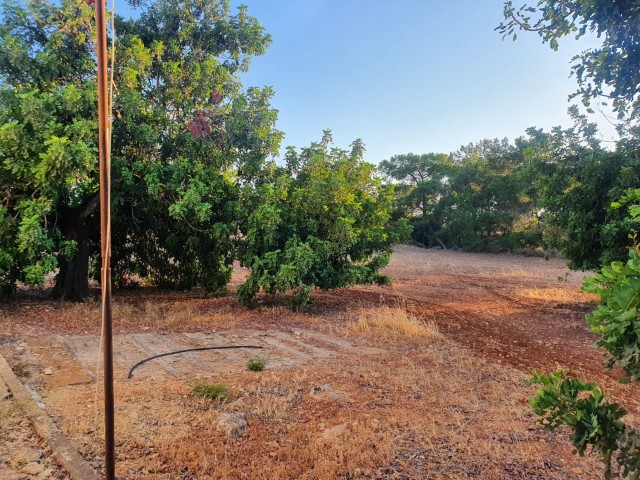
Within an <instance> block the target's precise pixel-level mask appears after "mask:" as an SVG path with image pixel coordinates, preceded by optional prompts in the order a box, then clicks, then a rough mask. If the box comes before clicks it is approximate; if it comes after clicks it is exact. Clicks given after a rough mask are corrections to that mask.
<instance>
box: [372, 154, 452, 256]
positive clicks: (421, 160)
mask: <svg viewBox="0 0 640 480" xmlns="http://www.w3.org/2000/svg"><path fill="white" fill-rule="evenodd" d="M450 163H451V159H450V157H449V155H446V154H444V153H425V154H422V155H417V154H415V153H408V154H404V155H394V156H393V157H391V158H390V159H389V160H384V161H382V162H380V166H379V168H380V171H381V172H382V173H384V174H385V175H386V176H387V177H388V178H389V179H390V180H391V181H392V182H394V184H395V186H396V192H397V194H398V195H397V197H396V198H397V199H398V202H397V209H398V210H400V212H401V213H402V215H403V216H405V217H407V218H409V219H410V220H411V222H412V224H413V226H414V231H413V238H414V239H415V240H417V241H418V242H420V243H423V244H425V245H433V244H434V243H435V242H436V241H437V240H436V239H437V235H438V231H439V227H440V224H441V221H439V220H440V215H439V214H438V213H440V214H441V213H442V212H441V211H440V212H438V211H437V206H438V205H439V204H440V203H439V201H440V198H441V196H442V195H443V193H444V186H445V178H446V174H447V172H448V169H449V167H450ZM416 212H419V215H420V216H419V217H418V216H417V215H416Z"/></svg>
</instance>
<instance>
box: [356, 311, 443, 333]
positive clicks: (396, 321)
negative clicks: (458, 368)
mask: <svg viewBox="0 0 640 480" xmlns="http://www.w3.org/2000/svg"><path fill="white" fill-rule="evenodd" d="M344 331H345V333H347V334H350V335H363V336H366V337H372V338H388V337H397V336H400V335H402V336H417V337H434V336H438V329H437V327H436V325H435V323H433V322H422V321H420V320H418V319H417V318H416V317H415V316H414V315H412V314H411V313H408V312H407V310H406V309H404V308H400V307H387V306H384V307H381V308H376V309H364V308H363V309H360V310H359V311H358V314H357V319H356V320H355V321H351V322H349V323H347V324H346V325H345V327H344Z"/></svg>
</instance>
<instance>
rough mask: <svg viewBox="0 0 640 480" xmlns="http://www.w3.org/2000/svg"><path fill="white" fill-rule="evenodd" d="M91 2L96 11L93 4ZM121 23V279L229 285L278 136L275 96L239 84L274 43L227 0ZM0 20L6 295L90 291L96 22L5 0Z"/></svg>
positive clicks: (147, 13)
mask: <svg viewBox="0 0 640 480" xmlns="http://www.w3.org/2000/svg"><path fill="white" fill-rule="evenodd" d="M89 3H90V2H89ZM141 8H142V11H141V12H140V15H139V16H138V17H137V18H136V19H130V20H127V21H125V20H124V19H121V18H118V17H116V19H115V25H116V32H117V39H116V43H115V46H116V48H115V51H116V56H115V58H116V61H115V69H114V72H113V73H114V91H115V99H114V103H113V111H112V114H113V144H112V175H113V187H112V188H113V190H112V199H113V205H112V215H113V239H114V245H113V262H114V281H115V282H116V283H120V284H121V283H125V282H126V281H127V279H128V278H131V276H132V275H139V276H144V277H146V278H148V279H149V280H150V281H155V282H156V283H158V284H161V285H164V286H170V287H181V288H189V287H193V286H196V285H198V286H202V287H205V288H207V289H208V290H212V291H215V290H220V289H222V288H224V286H225V285H226V283H227V282H228V279H229V275H230V266H231V263H232V259H233V253H232V251H233V249H232V244H231V237H232V236H233V234H234V233H235V223H236V221H235V219H236V218H237V217H238V215H237V210H238V209H239V208H242V205H241V204H240V202H239V201H238V195H239V190H240V189H241V188H242V185H244V184H246V183H248V182H249V183H250V182H254V181H255V180H256V177H257V176H259V175H260V172H261V171H262V170H263V169H262V166H263V164H264V162H265V159H266V158H268V157H269V156H270V155H272V154H273V153H274V152H276V151H277V149H278V146H279V142H280V139H281V134H280V133H279V132H278V131H276V130H275V129H274V124H275V120H276V111H275V110H273V109H272V108H271V107H270V105H269V101H270V97H271V95H272V92H271V90H270V89H268V88H265V89H256V88H253V89H249V90H247V91H243V90H242V87H241V84H240V81H239V78H238V73H239V72H241V71H245V70H246V69H247V68H248V61H249V58H250V57H251V56H254V55H260V54H262V53H264V51H265V49H266V47H267V46H268V44H269V42H270V37H269V35H267V34H266V33H265V32H264V29H263V28H262V26H261V25H260V24H259V23H258V22H257V20H256V19H255V18H253V17H251V16H249V15H248V14H247V11H246V9H245V8H240V9H239V10H238V11H237V12H231V10H230V6H229V2H228V1H226V0H214V1H206V0H158V1H156V2H152V3H150V4H146V5H144V6H142V7H141ZM1 9H2V15H1V16H0V17H1V19H0V288H1V289H2V294H3V295H9V294H11V293H12V292H13V290H14V289H15V285H16V284H17V282H24V283H27V284H36V285H37V284H42V283H43V281H44V279H45V277H46V275H47V274H49V273H51V272H56V274H57V276H56V285H55V288H54V290H53V292H54V294H56V295H58V296H60V297H64V298H69V299H82V298H84V297H86V296H87V295H88V293H89V288H88V279H89V277H90V275H91V274H92V273H93V274H95V273H96V272H92V271H91V268H90V265H91V264H92V262H91V258H92V257H95V256H96V255H97V254H98V253H99V248H98V247H99V246H98V243H97V241H98V238H99V235H98V233H99V232H98V217H99V205H98V202H97V192H98V171H97V113H96V95H97V94H96V92H97V90H96V83H95V57H94V51H95V49H94V33H95V32H94V23H93V10H92V8H91V7H90V5H88V4H87V3H85V2H84V1H82V0H61V1H59V2H58V1H50V0H22V1H13V0H7V1H5V2H4V3H3V4H2V7H1Z"/></svg>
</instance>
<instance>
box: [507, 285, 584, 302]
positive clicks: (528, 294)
mask: <svg viewBox="0 0 640 480" xmlns="http://www.w3.org/2000/svg"><path fill="white" fill-rule="evenodd" d="M518 294H519V295H521V296H523V297H525V298H530V299H532V300H541V301H544V302H566V303H573V302H580V303H583V302H588V301H592V300H595V298H596V297H595V296H594V295H590V294H587V293H582V292H577V291H576V290H575V289H574V288H559V287H549V288H536V287H534V288H527V289H523V290H519V291H518Z"/></svg>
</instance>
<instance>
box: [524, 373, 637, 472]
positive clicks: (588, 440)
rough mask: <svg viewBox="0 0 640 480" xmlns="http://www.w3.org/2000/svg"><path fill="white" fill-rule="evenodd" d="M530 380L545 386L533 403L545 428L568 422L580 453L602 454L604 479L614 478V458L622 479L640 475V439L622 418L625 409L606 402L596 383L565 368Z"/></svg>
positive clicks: (555, 427)
mask: <svg viewBox="0 0 640 480" xmlns="http://www.w3.org/2000/svg"><path fill="white" fill-rule="evenodd" d="M529 383H530V384H531V385H542V388H541V389H540V390H539V391H538V392H537V393H536V395H535V396H534V397H533V398H532V399H531V401H530V405H531V407H532V408H533V410H534V412H535V413H536V414H537V415H539V416H541V417H542V420H541V423H542V425H544V427H545V428H546V429H548V430H556V429H558V428H560V427H561V426H564V425H567V426H568V427H569V428H570V429H571V442H572V443H573V445H574V446H575V447H576V450H577V452H578V453H579V454H580V455H581V456H582V455H584V454H585V453H595V454H597V455H599V456H600V458H601V459H602V461H603V462H604V464H605V478H607V479H610V478H613V474H614V471H613V468H612V467H613V461H614V460H615V461H616V463H617V465H618V467H619V474H620V476H621V477H622V478H634V479H636V478H639V477H640V448H639V446H640V438H639V437H638V434H637V433H636V432H635V431H634V430H633V429H631V428H629V427H627V426H626V425H625V423H624V422H623V421H622V418H623V417H624V416H625V415H626V411H625V410H624V409H623V408H621V407H620V406H619V405H618V404H615V403H608V402H605V401H604V394H603V393H602V392H601V391H600V389H599V388H598V386H597V385H596V384H595V383H585V382H582V381H580V380H578V379H576V378H571V377H568V376H567V375H566V373H565V372H563V371H562V370H558V371H556V372H554V373H553V374H551V375H543V374H540V373H537V372H534V374H533V378H532V379H531V380H530V382H529ZM589 449H590V450H589Z"/></svg>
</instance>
